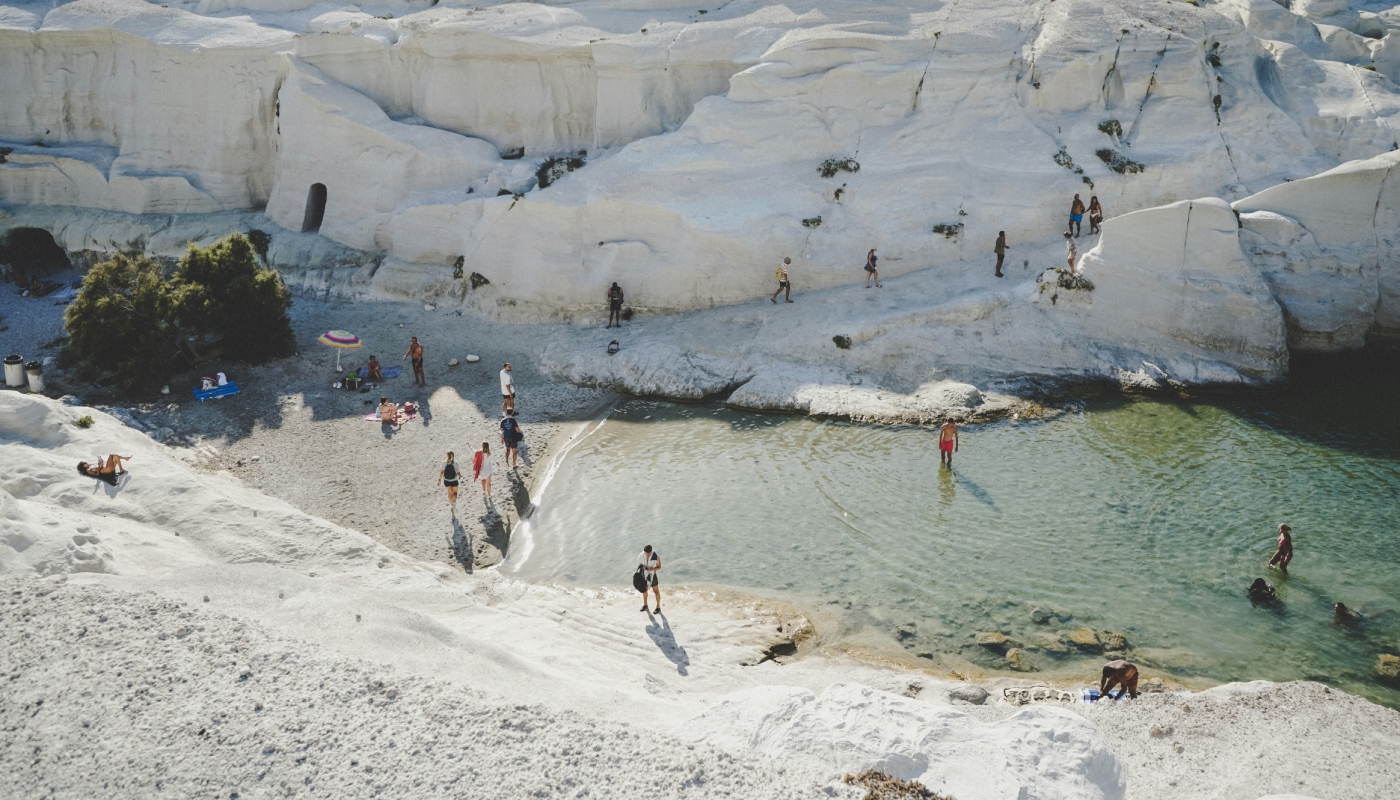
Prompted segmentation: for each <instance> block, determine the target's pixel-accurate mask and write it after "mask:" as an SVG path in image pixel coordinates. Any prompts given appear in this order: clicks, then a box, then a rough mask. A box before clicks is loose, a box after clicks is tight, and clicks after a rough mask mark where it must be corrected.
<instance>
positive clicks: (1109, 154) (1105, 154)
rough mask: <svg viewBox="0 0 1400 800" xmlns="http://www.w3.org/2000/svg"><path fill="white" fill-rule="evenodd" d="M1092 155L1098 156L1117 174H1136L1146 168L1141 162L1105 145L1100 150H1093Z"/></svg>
mask: <svg viewBox="0 0 1400 800" xmlns="http://www.w3.org/2000/svg"><path fill="white" fill-rule="evenodd" d="M1094 155H1096V156H1098V157H1099V160H1100V161H1102V162H1103V163H1105V164H1107V165H1108V168H1109V169H1111V170H1113V171H1114V172H1116V173H1118V174H1119V175H1136V174H1137V173H1139V172H1142V171H1143V170H1145V169H1147V167H1146V166H1144V165H1143V164H1141V163H1139V162H1137V161H1133V160H1132V159H1130V158H1128V157H1127V156H1125V155H1123V154H1122V153H1120V152H1118V151H1117V150H1112V149H1109V148H1107V147H1105V148H1103V149H1102V150H1095V151H1094Z"/></svg>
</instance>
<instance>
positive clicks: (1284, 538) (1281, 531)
mask: <svg viewBox="0 0 1400 800" xmlns="http://www.w3.org/2000/svg"><path fill="white" fill-rule="evenodd" d="M1292 533H1293V528H1291V527H1289V526H1288V525H1287V524H1281V525H1279V526H1278V549H1277V550H1275V551H1274V556H1273V558H1270V559H1269V566H1271V567H1273V566H1277V567H1278V569H1279V572H1282V573H1283V574H1285V575H1287V574H1288V563H1289V562H1290V561H1292V560H1293V536H1292Z"/></svg>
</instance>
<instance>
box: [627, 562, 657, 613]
mask: <svg viewBox="0 0 1400 800" xmlns="http://www.w3.org/2000/svg"><path fill="white" fill-rule="evenodd" d="M660 571H661V556H660V554H658V553H657V552H656V551H655V550H652V549H651V545H647V546H646V547H643V548H642V554H641V555H640V556H637V577H638V578H640V579H641V580H640V581H638V580H633V582H632V583H633V584H634V585H635V586H636V587H637V589H638V591H640V592H641V593H642V610H643V611H646V610H647V589H648V588H650V589H651V590H652V592H654V593H655V594H656V613H657V614H660V613H661V582H660V579H659V578H658V576H657V574H656V573H658V572H660Z"/></svg>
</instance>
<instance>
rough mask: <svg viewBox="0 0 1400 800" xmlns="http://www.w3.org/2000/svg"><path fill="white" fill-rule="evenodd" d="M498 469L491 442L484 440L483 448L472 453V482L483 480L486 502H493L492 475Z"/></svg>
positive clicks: (482, 486) (482, 491)
mask: <svg viewBox="0 0 1400 800" xmlns="http://www.w3.org/2000/svg"><path fill="white" fill-rule="evenodd" d="M495 471H496V459H495V458H494V457H492V455H491V443H490V442H482V443H481V449H480V450H478V451H476V453H474V454H473V455H472V483H476V482H477V481H481V493H482V495H483V496H484V497H485V498H486V502H488V503H489V502H491V475H492V473H494V472H495Z"/></svg>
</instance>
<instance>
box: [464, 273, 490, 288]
mask: <svg viewBox="0 0 1400 800" xmlns="http://www.w3.org/2000/svg"><path fill="white" fill-rule="evenodd" d="M469 280H470V281H471V284H472V291H476V290H477V289H480V288H481V287H483V286H485V285H486V284H488V283H490V282H491V281H488V280H486V276H485V275H482V274H481V273H480V272H473V273H472V275H471V278H469Z"/></svg>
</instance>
